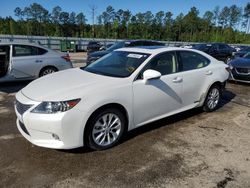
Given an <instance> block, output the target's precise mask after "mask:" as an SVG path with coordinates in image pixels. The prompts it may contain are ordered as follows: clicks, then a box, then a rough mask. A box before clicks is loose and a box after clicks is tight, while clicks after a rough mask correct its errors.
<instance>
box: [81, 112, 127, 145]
mask: <svg viewBox="0 0 250 188" xmlns="http://www.w3.org/2000/svg"><path fill="white" fill-rule="evenodd" d="M125 123H126V121H125V117H124V115H123V114H122V113H121V112H120V111H119V110H117V109H115V108H110V109H105V110H103V111H101V112H98V113H96V114H94V116H93V117H92V118H91V120H90V122H89V124H88V125H87V126H88V127H87V129H86V134H85V136H86V138H87V139H86V144H87V146H88V147H90V148H92V149H94V150H104V149H108V148H111V147H113V146H115V145H116V144H117V143H118V142H119V141H120V139H121V137H122V135H123V133H124V127H125Z"/></svg>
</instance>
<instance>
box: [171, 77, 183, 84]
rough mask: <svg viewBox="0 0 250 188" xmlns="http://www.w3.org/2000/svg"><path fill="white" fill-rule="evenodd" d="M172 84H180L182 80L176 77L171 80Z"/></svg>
mask: <svg viewBox="0 0 250 188" xmlns="http://www.w3.org/2000/svg"><path fill="white" fill-rule="evenodd" d="M173 82H174V83H180V82H182V78H181V77H176V78H174V79H173Z"/></svg>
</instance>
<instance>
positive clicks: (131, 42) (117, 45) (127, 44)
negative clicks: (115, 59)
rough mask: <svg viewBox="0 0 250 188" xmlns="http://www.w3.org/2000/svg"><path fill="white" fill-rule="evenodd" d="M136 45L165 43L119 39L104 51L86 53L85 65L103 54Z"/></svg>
mask: <svg viewBox="0 0 250 188" xmlns="http://www.w3.org/2000/svg"><path fill="white" fill-rule="evenodd" d="M136 46H165V43H162V42H158V41H152V40H129V41H120V42H117V43H115V44H114V45H112V46H111V47H110V48H108V49H107V50H105V51H99V52H93V53H90V54H88V57H87V65H89V64H90V63H93V62H94V61H96V60H97V59H99V58H101V57H103V56H104V55H106V54H108V53H110V52H112V51H114V50H116V49H119V48H123V47H136Z"/></svg>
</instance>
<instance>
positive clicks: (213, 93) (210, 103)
mask: <svg viewBox="0 0 250 188" xmlns="http://www.w3.org/2000/svg"><path fill="white" fill-rule="evenodd" d="M221 94H222V91H221V88H220V87H219V86H218V85H212V86H211V88H210V89H209V91H208V94H207V97H206V100H205V102H204V105H203V110H204V111H205V112H212V111H214V110H216V109H217V108H218V107H219V103H220V100H221Z"/></svg>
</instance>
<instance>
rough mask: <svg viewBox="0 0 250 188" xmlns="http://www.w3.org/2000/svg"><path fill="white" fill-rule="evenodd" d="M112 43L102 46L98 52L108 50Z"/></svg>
mask: <svg viewBox="0 0 250 188" xmlns="http://www.w3.org/2000/svg"><path fill="white" fill-rule="evenodd" d="M113 45H114V43H108V44H104V45H102V47H101V48H100V51H103V50H106V49H108V48H110V47H111V46H113Z"/></svg>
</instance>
